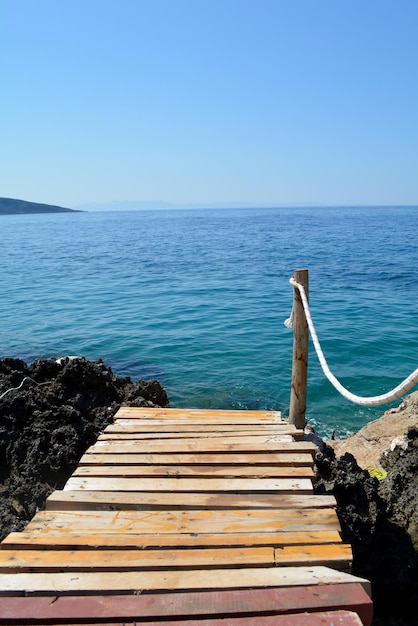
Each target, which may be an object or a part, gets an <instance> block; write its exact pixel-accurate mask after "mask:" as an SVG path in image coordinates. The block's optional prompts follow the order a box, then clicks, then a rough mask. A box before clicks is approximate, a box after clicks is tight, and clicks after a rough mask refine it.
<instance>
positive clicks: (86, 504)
mask: <svg viewBox="0 0 418 626" xmlns="http://www.w3.org/2000/svg"><path fill="white" fill-rule="evenodd" d="M334 506H336V501H335V498H334V497H333V496H321V495H299V494H280V493H268V494H264V493H252V494H240V493H227V494H224V493H181V492H180V493H163V492H160V493H152V492H151V493H149V492H144V493H135V492H124V491H54V492H53V493H52V494H51V495H50V496H49V498H48V499H47V501H46V510H47V511H53V510H54V511H58V510H77V509H79V510H93V509H97V510H106V509H111V510H122V509H138V510H152V509H158V508H173V509H178V508H181V509H187V508H203V509H211V508H215V509H217V508H223V509H225V508H230V509H231V508H232V509H233V508H235V509H238V508H240V509H264V508H267V509H296V508H298V509H306V508H316V509H319V508H331V507H334Z"/></svg>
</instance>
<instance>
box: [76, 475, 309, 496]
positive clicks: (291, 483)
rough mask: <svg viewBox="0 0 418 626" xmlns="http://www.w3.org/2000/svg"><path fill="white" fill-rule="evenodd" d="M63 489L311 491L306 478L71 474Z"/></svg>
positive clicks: (304, 492) (193, 491)
mask: <svg viewBox="0 0 418 626" xmlns="http://www.w3.org/2000/svg"><path fill="white" fill-rule="evenodd" d="M64 489H66V490H68V489H71V490H72V489H84V490H88V491H153V492H157V491H167V492H173V491H185V492H189V493H190V492H191V493H197V492H212V491H221V492H238V491H244V492H263V491H279V492H281V493H294V492H298V493H300V494H310V493H312V482H311V480H310V479H309V478H207V479H206V480H204V479H202V478H141V479H140V480H139V479H136V478H113V477H112V478H100V477H92V478H79V477H73V478H70V479H69V480H68V481H67V483H66V485H65V487H64Z"/></svg>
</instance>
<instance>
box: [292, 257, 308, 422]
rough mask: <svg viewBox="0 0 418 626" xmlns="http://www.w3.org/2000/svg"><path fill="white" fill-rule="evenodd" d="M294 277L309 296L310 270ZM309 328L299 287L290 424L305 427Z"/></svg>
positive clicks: (295, 303) (295, 306)
mask: <svg viewBox="0 0 418 626" xmlns="http://www.w3.org/2000/svg"><path fill="white" fill-rule="evenodd" d="M293 278H294V279H295V281H296V282H298V283H299V284H300V285H303V287H304V288H305V292H306V297H308V286H309V281H308V270H305V269H304V270H295V272H294V274H293ZM308 346H309V329H308V322H307V321H306V316H305V311H304V309H303V304H302V298H301V296H300V292H299V289H297V288H296V287H294V293H293V361H292V387H291V392H290V409H289V424H294V425H295V426H296V428H305V424H306V420H305V413H306V393H307V380H308Z"/></svg>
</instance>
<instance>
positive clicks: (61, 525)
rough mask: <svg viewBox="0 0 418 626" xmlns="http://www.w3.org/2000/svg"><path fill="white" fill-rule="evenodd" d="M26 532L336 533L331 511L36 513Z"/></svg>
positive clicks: (239, 510)
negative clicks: (327, 531)
mask: <svg viewBox="0 0 418 626" xmlns="http://www.w3.org/2000/svg"><path fill="white" fill-rule="evenodd" d="M26 528H27V530H28V531H31V532H33V531H38V532H49V531H51V530H53V529H55V530H60V531H62V532H92V531H93V532H95V533H97V534H98V533H104V534H108V533H109V532H114V533H168V534H171V533H209V534H210V533H237V532H247V533H250V532H253V533H262V532H274V531H279V530H280V531H282V532H284V531H287V532H290V531H293V532H294V531H299V532H301V531H303V530H306V528H309V529H310V530H312V531H321V530H337V531H338V530H339V529H340V525H339V522H338V518H337V515H336V513H335V511H334V510H333V509H320V510H317V509H301V510H299V509H281V510H277V511H276V510H271V509H251V510H249V511H246V510H244V509H231V510H225V511H224V510H199V509H198V510H183V511H182V510H178V511H165V510H157V511H135V510H131V511H39V512H38V513H37V514H36V515H35V517H34V518H33V520H32V521H31V522H29V524H28V525H27V527H26Z"/></svg>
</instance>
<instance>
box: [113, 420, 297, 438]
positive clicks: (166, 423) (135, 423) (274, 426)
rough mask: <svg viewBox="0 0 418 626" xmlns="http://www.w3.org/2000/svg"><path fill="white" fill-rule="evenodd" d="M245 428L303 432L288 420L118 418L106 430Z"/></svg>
mask: <svg viewBox="0 0 418 626" xmlns="http://www.w3.org/2000/svg"><path fill="white" fill-rule="evenodd" d="M237 430H243V431H248V432H255V431H258V432H261V433H265V432H267V433H269V432H282V431H283V432H288V433H290V434H293V433H294V432H302V431H301V430H298V429H297V428H296V427H295V425H294V424H288V423H287V422H275V423H270V422H269V423H261V424H260V423H257V424H241V423H239V424H236V423H233V424H223V423H222V424H220V423H218V422H215V423H213V424H210V423H207V422H206V421H202V420H193V422H192V421H191V420H143V419H142V420H141V419H137V420H135V419H132V418H131V419H117V420H115V421H114V422H113V423H112V424H109V425H108V426H106V428H105V432H132V433H152V432H154V433H155V432H159V433H172V432H184V433H187V432H234V431H237Z"/></svg>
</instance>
